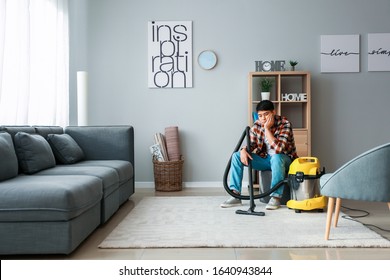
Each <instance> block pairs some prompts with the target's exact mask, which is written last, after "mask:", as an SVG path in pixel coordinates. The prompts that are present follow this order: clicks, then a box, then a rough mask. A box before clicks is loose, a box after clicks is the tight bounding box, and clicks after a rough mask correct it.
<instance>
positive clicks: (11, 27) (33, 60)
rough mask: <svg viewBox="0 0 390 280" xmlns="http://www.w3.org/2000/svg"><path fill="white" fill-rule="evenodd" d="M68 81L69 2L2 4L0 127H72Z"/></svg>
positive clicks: (15, 0)
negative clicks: (6, 125)
mask: <svg viewBox="0 0 390 280" xmlns="http://www.w3.org/2000/svg"><path fill="white" fill-rule="evenodd" d="M68 81H69V28H68V0H0V125H4V124H8V125H9V124H14V125H24V124H27V125H61V126H65V125H67V124H68V123H69V82H68Z"/></svg>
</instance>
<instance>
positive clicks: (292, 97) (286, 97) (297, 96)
mask: <svg viewBox="0 0 390 280" xmlns="http://www.w3.org/2000/svg"><path fill="white" fill-rule="evenodd" d="M282 101H307V94H306V93H282Z"/></svg>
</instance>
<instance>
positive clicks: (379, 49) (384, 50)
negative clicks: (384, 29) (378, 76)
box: [368, 33, 390, 71]
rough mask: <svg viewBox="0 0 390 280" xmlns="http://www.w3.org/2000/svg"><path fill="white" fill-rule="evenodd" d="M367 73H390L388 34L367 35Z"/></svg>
mask: <svg viewBox="0 0 390 280" xmlns="http://www.w3.org/2000/svg"><path fill="white" fill-rule="evenodd" d="M368 71H390V33H373V34H368Z"/></svg>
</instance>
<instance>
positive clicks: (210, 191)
mask: <svg viewBox="0 0 390 280" xmlns="http://www.w3.org/2000/svg"><path fill="white" fill-rule="evenodd" d="M195 195H196V196H201V195H205V196H210V195H218V196H221V195H226V193H225V191H224V190H223V188H222V187H221V188H184V189H183V190H182V191H180V192H156V191H155V190H154V189H146V188H143V189H142V188H141V189H137V190H136V193H135V194H134V195H133V196H132V197H131V198H130V200H129V201H128V202H126V203H125V204H124V205H123V206H122V207H121V208H120V209H119V211H118V212H117V213H116V214H115V215H114V216H113V217H112V218H111V219H110V220H109V221H108V222H107V223H106V224H105V225H103V226H101V227H99V228H98V229H96V230H95V232H94V233H93V234H92V235H91V236H89V237H88V239H86V240H85V241H84V242H83V243H82V244H81V245H80V246H79V247H78V248H77V249H76V250H75V251H74V252H73V253H72V254H70V255H68V256H66V255H37V256H36V255H33V256H25V255H24V256H1V259H60V260H61V259H74V260H119V259H121V260H178V259H180V260H256V259H263V260H290V259H299V260H313V259H318V260H327V259H329V260H339V259H345V260H370V259H371V260H380V259H382V260H390V248H303V249H299V248H178V249H98V247H97V246H98V244H100V242H102V241H103V240H104V239H105V237H106V236H107V235H108V234H109V233H110V232H111V231H112V230H113V229H114V228H115V227H116V226H117V225H118V223H120V222H121V220H122V219H123V218H124V217H125V216H126V215H127V214H128V213H129V212H130V211H131V210H132V209H133V208H134V207H135V205H136V204H137V203H138V202H139V201H140V200H141V199H142V198H143V197H145V196H195ZM226 197H227V198H228V196H227V195H226ZM221 202H222V201H221ZM343 206H348V207H351V208H356V209H364V210H366V211H369V212H370V215H369V216H368V217H365V218H360V219H359V220H360V221H361V222H363V223H368V224H374V225H376V226H379V227H383V228H386V229H390V211H389V209H388V206H387V204H386V203H367V202H356V201H343ZM342 211H343V212H345V213H348V214H350V215H354V214H356V213H357V212H348V211H347V210H345V209H342ZM357 214H361V213H357ZM371 228H372V229H373V230H375V231H377V232H378V233H380V234H381V235H382V236H385V237H386V238H388V239H390V232H385V231H381V230H378V229H375V228H373V227H371ZM324 229H325V221H324Z"/></svg>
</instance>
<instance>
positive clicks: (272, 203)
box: [265, 197, 280, 210]
mask: <svg viewBox="0 0 390 280" xmlns="http://www.w3.org/2000/svg"><path fill="white" fill-rule="evenodd" d="M279 207H280V199H276V198H275V197H271V199H270V200H269V202H268V204H267V206H265V209H267V210H276V209H278V208H279Z"/></svg>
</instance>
